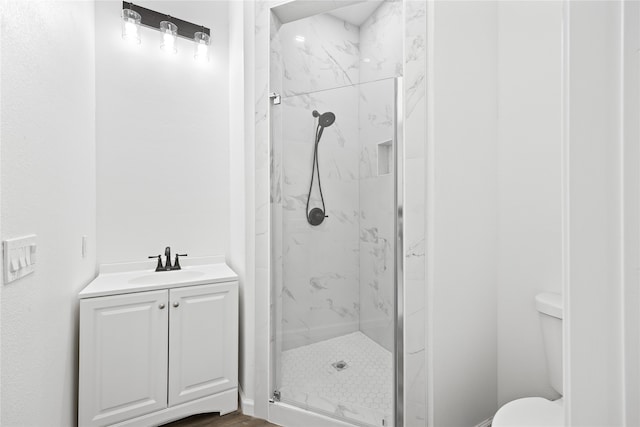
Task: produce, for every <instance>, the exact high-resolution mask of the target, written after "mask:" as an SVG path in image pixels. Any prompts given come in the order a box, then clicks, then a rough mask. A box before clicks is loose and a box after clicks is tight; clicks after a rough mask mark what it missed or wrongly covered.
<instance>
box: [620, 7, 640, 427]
mask: <svg viewBox="0 0 640 427" xmlns="http://www.w3.org/2000/svg"><path fill="white" fill-rule="evenodd" d="M623 8H624V9H623V10H624V69H623V72H624V91H623V97H624V104H623V108H624V147H623V150H624V155H623V158H624V160H623V162H624V163H623V173H624V175H623V180H624V181H623V186H624V195H623V197H624V199H623V203H624V218H625V223H624V231H623V234H624V239H625V246H624V251H625V254H624V256H625V258H624V313H625V325H624V328H625V338H624V339H625V341H624V348H625V371H624V377H625V380H624V381H625V399H626V404H625V411H626V419H625V421H626V425H627V426H636V425H640V405H638V402H640V364H639V363H638V360H640V79H639V78H638V76H640V58H639V55H638V50H639V49H640V4H639V3H638V2H626V3H624V4H623Z"/></svg>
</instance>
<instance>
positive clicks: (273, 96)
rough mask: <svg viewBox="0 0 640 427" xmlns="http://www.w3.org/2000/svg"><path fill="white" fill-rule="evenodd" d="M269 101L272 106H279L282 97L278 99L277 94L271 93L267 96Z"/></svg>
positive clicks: (278, 95)
mask: <svg viewBox="0 0 640 427" xmlns="http://www.w3.org/2000/svg"><path fill="white" fill-rule="evenodd" d="M269 99H270V100H271V102H273V105H280V103H281V102H282V97H280V94H279V93H275V92H271V93H270V94H269Z"/></svg>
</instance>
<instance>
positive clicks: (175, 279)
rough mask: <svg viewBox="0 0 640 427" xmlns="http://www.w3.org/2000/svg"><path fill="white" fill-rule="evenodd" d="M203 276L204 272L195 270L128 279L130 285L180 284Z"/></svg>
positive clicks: (152, 274) (161, 272)
mask: <svg viewBox="0 0 640 427" xmlns="http://www.w3.org/2000/svg"><path fill="white" fill-rule="evenodd" d="M203 275H204V272H202V271H197V270H176V271H157V272H154V273H151V274H146V275H144V276H137V277H132V278H131V279H129V283H131V284H132V285H164V284H180V283H183V282H188V281H190V280H194V279H197V278H198V277H200V276H203Z"/></svg>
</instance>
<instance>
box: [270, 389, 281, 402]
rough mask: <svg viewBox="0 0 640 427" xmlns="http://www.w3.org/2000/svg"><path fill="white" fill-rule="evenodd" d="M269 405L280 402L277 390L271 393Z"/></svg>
mask: <svg viewBox="0 0 640 427" xmlns="http://www.w3.org/2000/svg"><path fill="white" fill-rule="evenodd" d="M269 402H270V403H274V402H280V392H279V391H278V390H274V391H273V396H272V397H271V399H269Z"/></svg>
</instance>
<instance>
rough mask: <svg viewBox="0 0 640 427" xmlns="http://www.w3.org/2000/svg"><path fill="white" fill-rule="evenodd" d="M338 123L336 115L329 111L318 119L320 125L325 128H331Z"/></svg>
mask: <svg viewBox="0 0 640 427" xmlns="http://www.w3.org/2000/svg"><path fill="white" fill-rule="evenodd" d="M335 121H336V115H335V114H333V113H332V112H330V111H328V112H326V113H324V114H322V115H321V116H320V118H319V119H318V123H319V124H320V126H322V127H323V128H326V127H329V126H331V125H332V124H333V122H335Z"/></svg>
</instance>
